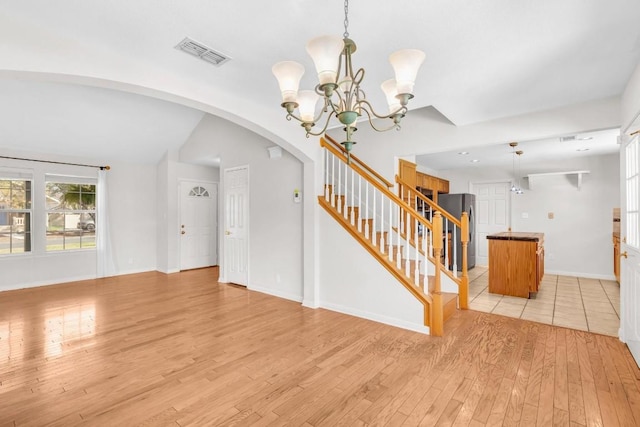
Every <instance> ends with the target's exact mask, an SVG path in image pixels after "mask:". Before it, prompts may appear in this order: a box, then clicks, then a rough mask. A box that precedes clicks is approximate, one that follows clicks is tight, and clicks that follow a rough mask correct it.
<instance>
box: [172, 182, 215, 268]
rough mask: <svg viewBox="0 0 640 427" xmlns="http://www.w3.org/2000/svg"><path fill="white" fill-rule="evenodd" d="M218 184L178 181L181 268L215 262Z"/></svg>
mask: <svg viewBox="0 0 640 427" xmlns="http://www.w3.org/2000/svg"><path fill="white" fill-rule="evenodd" d="M217 212H218V187H217V185H216V184H212V183H194V182H190V181H182V182H180V270H189V269H192V268H202V267H209V266H212V265H216V264H217V262H218V260H217V256H216V251H217V246H218V245H217V238H216V235H217V231H216V223H217V220H216V218H217V215H218V213H217Z"/></svg>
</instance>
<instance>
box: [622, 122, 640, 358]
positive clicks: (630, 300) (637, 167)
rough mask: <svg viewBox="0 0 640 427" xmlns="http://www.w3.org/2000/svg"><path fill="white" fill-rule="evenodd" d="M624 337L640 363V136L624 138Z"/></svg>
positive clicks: (624, 340)
mask: <svg viewBox="0 0 640 427" xmlns="http://www.w3.org/2000/svg"><path fill="white" fill-rule="evenodd" d="M620 169H621V172H622V177H623V186H622V189H621V190H622V191H621V192H620V193H621V197H620V201H621V209H620V214H621V215H620V220H621V224H620V225H621V230H620V231H621V233H620V240H621V242H620V252H621V253H622V254H625V255H626V257H623V258H621V260H620V272H621V275H620V339H621V340H622V341H623V342H626V343H627V346H628V347H629V350H630V351H631V354H632V355H633V357H634V359H635V360H636V363H638V365H640V136H639V135H638V134H636V135H635V136H634V137H632V138H631V137H623V144H622V150H621V152H620Z"/></svg>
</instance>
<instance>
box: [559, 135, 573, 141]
mask: <svg viewBox="0 0 640 427" xmlns="http://www.w3.org/2000/svg"><path fill="white" fill-rule="evenodd" d="M575 140H576V136H575V135H572V136H561V137H560V142H568V141H575Z"/></svg>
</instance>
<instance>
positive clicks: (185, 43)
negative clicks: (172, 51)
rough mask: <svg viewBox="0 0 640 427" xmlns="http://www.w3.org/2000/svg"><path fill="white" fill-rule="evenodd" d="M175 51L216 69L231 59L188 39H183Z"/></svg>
mask: <svg viewBox="0 0 640 427" xmlns="http://www.w3.org/2000/svg"><path fill="white" fill-rule="evenodd" d="M176 49H178V50H181V51H183V52H186V53H188V54H190V55H193V56H195V57H197V58H200V59H202V60H203V61H205V62H208V63H209V64H213V65H215V66H216V67H219V66H220V65H222V64H224V63H225V62H227V61H228V60H230V59H231V58H230V57H228V56H227V55H224V54H222V53H220V52H216V51H215V50H213V49H211V48H210V47H207V46H205V45H203V44H202V43H200V42H197V41H195V40H192V39H190V38H189V37H185V38H184V40H182V41H181V42H180V43H178V44H177V45H176Z"/></svg>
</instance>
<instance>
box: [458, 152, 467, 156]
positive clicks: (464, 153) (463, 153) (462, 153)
mask: <svg viewBox="0 0 640 427" xmlns="http://www.w3.org/2000/svg"><path fill="white" fill-rule="evenodd" d="M458 154H461V155H463V156H464V155H466V154H469V152H468V151H461V152H459V153H458Z"/></svg>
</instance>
